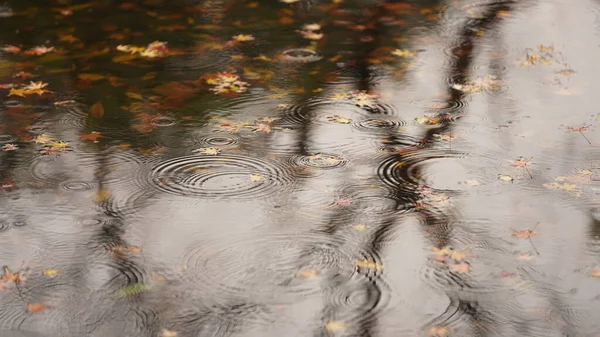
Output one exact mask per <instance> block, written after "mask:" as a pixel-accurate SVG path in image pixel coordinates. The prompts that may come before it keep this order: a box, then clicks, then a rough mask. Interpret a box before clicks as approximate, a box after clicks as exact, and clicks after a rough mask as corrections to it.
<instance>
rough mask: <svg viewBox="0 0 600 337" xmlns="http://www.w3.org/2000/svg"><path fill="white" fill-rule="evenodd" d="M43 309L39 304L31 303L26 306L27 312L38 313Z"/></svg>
mask: <svg viewBox="0 0 600 337" xmlns="http://www.w3.org/2000/svg"><path fill="white" fill-rule="evenodd" d="M44 309H46V306H45V305H43V304H41V303H33V304H29V305H28V306H27V310H29V311H30V312H40V311H42V310H44Z"/></svg>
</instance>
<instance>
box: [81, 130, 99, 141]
mask: <svg viewBox="0 0 600 337" xmlns="http://www.w3.org/2000/svg"><path fill="white" fill-rule="evenodd" d="M102 137H104V136H102V134H101V133H100V132H96V131H92V132H90V133H84V134H82V135H80V136H79V139H80V140H91V141H92V142H96V141H98V138H102Z"/></svg>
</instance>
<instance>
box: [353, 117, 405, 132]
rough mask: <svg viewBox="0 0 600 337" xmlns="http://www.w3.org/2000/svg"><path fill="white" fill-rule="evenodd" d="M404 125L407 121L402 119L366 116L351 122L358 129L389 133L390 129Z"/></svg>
mask: <svg viewBox="0 0 600 337" xmlns="http://www.w3.org/2000/svg"><path fill="white" fill-rule="evenodd" d="M406 125H407V123H406V122H405V121H403V120H392V119H382V118H367V119H363V120H360V121H357V122H355V123H354V124H353V126H354V127H355V128H356V129H357V130H359V131H364V132H373V133H389V132H390V131H393V130H396V129H398V128H400V127H403V126H406Z"/></svg>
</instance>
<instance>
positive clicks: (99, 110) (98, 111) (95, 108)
mask: <svg viewBox="0 0 600 337" xmlns="http://www.w3.org/2000/svg"><path fill="white" fill-rule="evenodd" d="M90 115H92V116H93V117H96V118H102V117H103V116H104V106H102V103H101V102H97V103H95V104H94V105H92V106H91V107H90Z"/></svg>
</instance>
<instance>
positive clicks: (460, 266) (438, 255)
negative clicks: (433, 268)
mask: <svg viewBox="0 0 600 337" xmlns="http://www.w3.org/2000/svg"><path fill="white" fill-rule="evenodd" d="M467 256H468V253H467V252H466V251H457V250H454V249H452V248H450V247H448V246H445V247H442V248H437V247H434V248H433V256H432V258H431V262H433V263H434V264H436V265H440V266H444V267H447V268H448V269H449V270H450V271H451V272H453V273H458V274H465V273H468V272H469V271H471V264H470V263H469V262H467V261H466V258H467Z"/></svg>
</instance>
